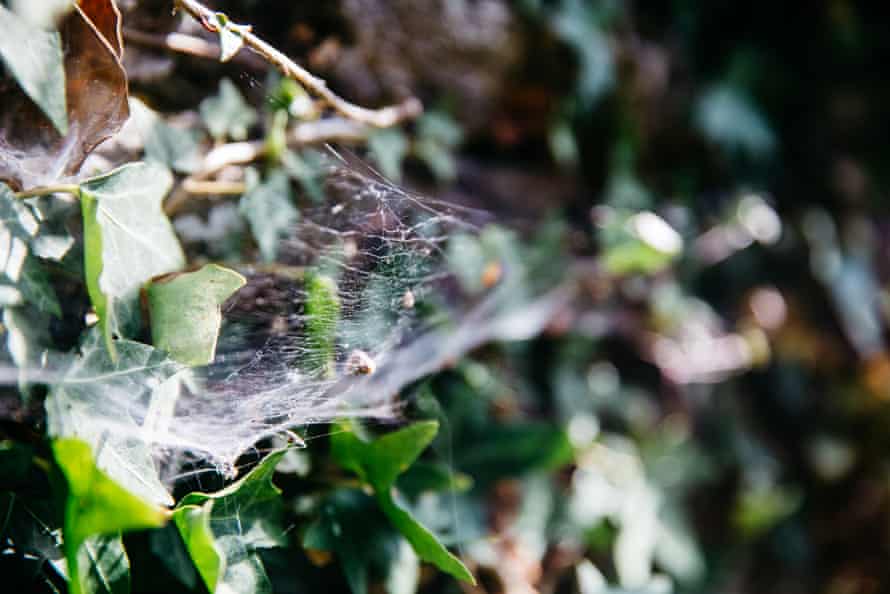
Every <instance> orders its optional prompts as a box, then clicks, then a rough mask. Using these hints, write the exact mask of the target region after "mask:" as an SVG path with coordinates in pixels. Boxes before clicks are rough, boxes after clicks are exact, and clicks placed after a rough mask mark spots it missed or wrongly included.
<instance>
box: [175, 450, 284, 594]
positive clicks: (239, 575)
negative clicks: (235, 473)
mask: <svg viewBox="0 0 890 594" xmlns="http://www.w3.org/2000/svg"><path fill="white" fill-rule="evenodd" d="M284 453H285V450H279V451H277V452H273V453H272V454H269V455H268V456H266V458H265V459H264V460H263V461H262V462H261V463H260V464H259V465H258V466H257V467H256V468H254V469H253V470H251V471H250V472H249V473H248V474H247V475H246V476H244V477H243V478H241V479H240V480H239V481H237V482H235V483H233V484H231V485H229V486H228V487H226V488H225V489H223V490H221V491H219V492H217V493H213V494H207V493H190V494H188V495H186V496H185V497H184V498H183V499H182V501H180V503H179V505H178V506H177V507H176V510H174V512H173V519H174V522H175V523H176V526H177V528H178V529H179V531H180V534H181V535H182V539H183V541H184V542H185V545H186V549H187V550H188V551H189V554H190V555H191V558H192V561H194V563H195V567H196V568H197V569H198V573H199V574H200V575H201V578H202V579H203V580H204V583H205V585H206V586H207V589H208V590H209V591H210V592H234V593H242V592H243V593H244V594H254V593H264V592H270V591H271V584H270V583H269V578H268V576H267V575H266V570H265V568H264V567H263V563H262V561H261V560H260V556H259V553H258V549H262V548H270V547H277V546H283V545H284V544H285V543H286V539H285V537H284V530H283V528H282V526H281V517H282V513H283V504H282V501H281V491H280V490H279V489H278V488H277V487H276V486H275V485H274V484H273V483H272V475H273V473H274V472H275V465H276V464H278V462H279V461H280V460H281V458H282V457H283V456H284Z"/></svg>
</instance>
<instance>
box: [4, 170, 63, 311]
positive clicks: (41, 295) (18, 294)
mask: <svg viewBox="0 0 890 594" xmlns="http://www.w3.org/2000/svg"><path fill="white" fill-rule="evenodd" d="M39 228H40V223H39V222H38V220H37V217H36V216H35V215H34V212H33V211H32V210H31V208H30V207H29V206H27V205H25V204H23V203H22V202H21V201H20V200H17V199H16V198H15V196H13V194H12V192H11V191H10V190H9V188H8V187H7V186H6V185H5V184H3V183H0V267H2V274H0V305H5V306H9V305H21V304H23V303H28V304H30V305H32V306H34V307H36V308H37V309H39V310H41V311H44V312H46V313H50V314H53V315H55V316H60V315H61V308H60V307H59V302H58V299H57V298H56V294H55V291H54V290H53V288H52V286H51V285H50V283H49V280H48V279H47V275H46V273H45V271H44V270H43V268H42V266H41V264H40V263H39V262H38V261H37V260H36V259H35V258H34V257H33V256H32V254H31V252H32V250H33V248H34V246H35V242H36V240H37V233H38V230H39Z"/></svg>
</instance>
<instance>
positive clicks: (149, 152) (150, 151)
mask: <svg viewBox="0 0 890 594" xmlns="http://www.w3.org/2000/svg"><path fill="white" fill-rule="evenodd" d="M145 159H146V161H154V162H157V163H160V164H162V165H165V166H167V167H169V168H170V169H173V170H174V171H178V172H180V173H192V172H193V171H195V170H196V169H197V168H198V167H199V166H200V165H201V154H200V147H199V146H198V141H197V139H196V138H195V135H194V134H193V133H192V132H191V131H189V130H184V129H182V128H176V127H174V126H171V125H169V124H167V123H166V122H165V121H164V120H163V119H161V118H160V117H157V116H155V117H154V119H153V121H152V123H151V124H150V126H149V127H148V129H147V131H146V133H145Z"/></svg>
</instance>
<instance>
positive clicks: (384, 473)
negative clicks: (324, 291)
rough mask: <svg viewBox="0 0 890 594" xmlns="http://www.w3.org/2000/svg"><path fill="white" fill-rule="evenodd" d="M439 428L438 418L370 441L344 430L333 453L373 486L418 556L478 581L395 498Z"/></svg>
mask: <svg viewBox="0 0 890 594" xmlns="http://www.w3.org/2000/svg"><path fill="white" fill-rule="evenodd" d="M438 430H439V423H438V422H437V421H423V422H419V423H415V424H413V425H409V426H408V427H405V428H404V429H400V430H399V431H394V432H392V433H388V434H387V435H384V436H383V437H380V438H378V439H376V440H374V441H372V442H370V443H366V442H363V441H362V440H361V439H359V438H358V437H357V436H356V435H355V434H354V433H352V432H349V431H340V432H337V433H335V434H334V435H333V436H332V437H331V453H332V455H333V457H334V459H335V460H336V461H337V463H338V464H340V465H341V466H342V467H343V468H346V469H347V470H352V471H353V472H355V473H356V474H357V475H358V476H359V477H361V478H362V479H363V480H364V481H366V482H367V483H368V484H370V485H371V487H372V488H373V489H374V494H375V496H376V498H377V503H378V505H379V506H380V509H381V510H382V511H383V513H384V514H385V515H386V517H387V518H389V521H390V522H392V525H393V526H395V527H396V528H397V529H398V530H399V532H401V533H402V535H403V536H404V537H405V538H406V539H407V541H408V542H409V543H411V546H412V547H413V548H414V551H415V552H416V553H417V555H418V556H419V557H420V558H421V559H423V560H424V561H428V562H430V563H432V564H433V565H435V566H436V567H438V568H439V569H441V570H442V571H444V572H446V573H448V574H451V575H452V576H454V577H456V578H458V579H461V580H464V581H467V582H471V583H475V580H474V578H473V574H471V573H470V571H469V570H468V569H467V568H466V566H464V564H463V563H461V561H460V559H458V558H457V557H455V556H454V555H453V554H451V553H450V552H449V551H448V549H446V548H445V547H444V546H443V545H442V543H440V542H439V541H438V540H437V539H436V537H435V536H434V535H433V534H432V533H431V532H430V531H429V530H427V529H426V528H425V527H424V526H423V525H421V524H420V523H419V522H418V521H417V520H415V519H414V518H413V517H412V516H411V514H410V513H408V511H406V510H405V509H403V508H402V507H400V506H399V505H398V504H397V503H396V502H395V500H394V499H393V488H392V487H393V485H394V484H395V481H396V479H397V478H398V476H399V475H400V474H402V473H403V472H405V471H406V470H407V469H408V467H410V466H411V464H413V463H414V461H415V460H417V458H418V456H420V454H421V453H422V452H423V451H424V450H425V449H426V448H427V446H429V444H430V443H431V442H432V441H433V439H434V438H435V437H436V433H437V432H438Z"/></svg>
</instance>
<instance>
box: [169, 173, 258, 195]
mask: <svg viewBox="0 0 890 594" xmlns="http://www.w3.org/2000/svg"><path fill="white" fill-rule="evenodd" d="M182 189H183V190H185V191H186V192H188V193H189V194H197V195H200V196H240V195H241V194H243V193H244V192H246V191H247V184H245V183H244V182H240V181H214V180H198V179H193V178H190V177H187V178H186V179H185V180H183V182H182Z"/></svg>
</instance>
